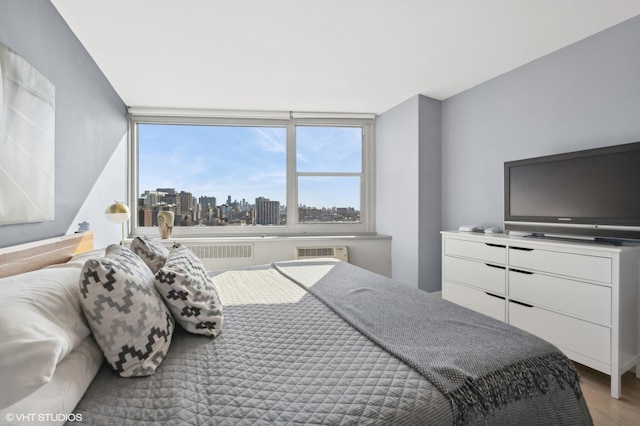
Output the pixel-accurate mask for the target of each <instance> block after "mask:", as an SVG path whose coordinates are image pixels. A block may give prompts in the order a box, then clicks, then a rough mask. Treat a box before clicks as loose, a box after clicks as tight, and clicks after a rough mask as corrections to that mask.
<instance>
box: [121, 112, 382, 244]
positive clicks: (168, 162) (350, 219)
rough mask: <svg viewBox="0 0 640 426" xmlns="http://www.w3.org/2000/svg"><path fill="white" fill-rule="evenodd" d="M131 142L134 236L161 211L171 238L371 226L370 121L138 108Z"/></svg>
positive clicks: (147, 229) (150, 227)
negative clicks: (169, 221)
mask: <svg viewBox="0 0 640 426" xmlns="http://www.w3.org/2000/svg"><path fill="white" fill-rule="evenodd" d="M130 141H131V149H130V158H131V160H130V177H131V178H130V182H131V196H130V198H131V200H130V203H131V205H136V206H137V208H136V212H137V214H136V215H135V217H134V218H133V219H134V220H132V225H133V233H134V234H136V235H152V236H155V235H157V233H158V230H157V215H158V212H159V211H162V210H171V211H173V212H174V215H175V223H174V230H173V233H172V236H174V237H180V236H183V237H184V236H206V235H232V234H242V235H247V234H248V235H251V234H254V235H266V234H269V235H273V234H278V235H287V234H298V233H310V234H327V233H363V232H373V231H374V230H375V228H374V223H373V182H372V180H373V177H372V176H373V174H372V172H371V170H372V167H373V120H372V119H371V118H368V117H367V118H361V117H356V118H353V117H347V118H344V117H337V118H336V117H331V118H327V117H304V118H301V119H297V118H295V117H291V116H286V117H284V116H277V117H273V118H271V117H269V118H266V119H265V118H256V117H237V116H234V117H231V116H229V117H219V116H218V117H202V116H199V117H195V116H194V117H182V116H180V117H178V116H176V115H174V114H140V113H136V112H135V111H132V113H131V138H130ZM292 206H295V207H293V208H292ZM132 216H133V215H132Z"/></svg>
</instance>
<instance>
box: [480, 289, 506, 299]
mask: <svg viewBox="0 0 640 426" xmlns="http://www.w3.org/2000/svg"><path fill="white" fill-rule="evenodd" d="M484 294H486V295H487V296H491V297H495V298H497V299H502V300H506V299H507V298H506V297H504V296H498V295H497V294H492V293H489V292H486V291H485V292H484Z"/></svg>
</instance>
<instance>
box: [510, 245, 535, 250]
mask: <svg viewBox="0 0 640 426" xmlns="http://www.w3.org/2000/svg"><path fill="white" fill-rule="evenodd" d="M509 248H510V249H512V250H521V251H533V249H532V248H526V247H513V246H511V247H509Z"/></svg>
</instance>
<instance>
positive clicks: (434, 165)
mask: <svg viewBox="0 0 640 426" xmlns="http://www.w3.org/2000/svg"><path fill="white" fill-rule="evenodd" d="M419 108H420V114H419V125H420V134H419V144H420V170H419V178H418V179H419V182H420V187H419V195H420V198H419V202H418V211H419V222H418V223H419V225H418V238H419V241H420V242H419V265H418V270H419V284H418V287H419V288H420V289H422V290H426V291H429V292H433V291H439V290H440V288H441V284H440V280H439V278H438V277H439V276H440V270H441V267H442V266H441V262H440V251H441V250H440V233H439V231H440V222H441V218H440V210H441V209H440V198H441V188H442V180H441V163H440V158H441V143H440V141H441V138H442V135H441V126H440V124H441V121H442V118H441V102H440V101H437V100H434V99H431V98H427V97H425V96H420V103H419Z"/></svg>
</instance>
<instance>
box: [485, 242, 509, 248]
mask: <svg viewBox="0 0 640 426" xmlns="http://www.w3.org/2000/svg"><path fill="white" fill-rule="evenodd" d="M484 244H485V245H487V246H489V247H499V248H505V247H506V246H505V245H502V244H492V243H484Z"/></svg>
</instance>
